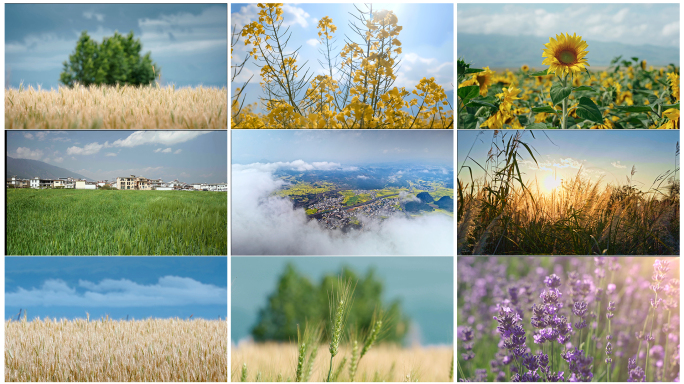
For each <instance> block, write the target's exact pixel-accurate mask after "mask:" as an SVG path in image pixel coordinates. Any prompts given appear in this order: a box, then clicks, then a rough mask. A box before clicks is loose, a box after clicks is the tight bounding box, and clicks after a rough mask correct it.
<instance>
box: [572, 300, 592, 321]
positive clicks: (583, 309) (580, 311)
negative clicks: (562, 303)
mask: <svg viewBox="0 0 684 384" xmlns="http://www.w3.org/2000/svg"><path fill="white" fill-rule="evenodd" d="M587 310H588V306H587V302H586V301H577V302H575V303H574V304H573V305H572V313H574V314H575V316H579V317H581V318H584V317H585V316H586V315H587Z"/></svg>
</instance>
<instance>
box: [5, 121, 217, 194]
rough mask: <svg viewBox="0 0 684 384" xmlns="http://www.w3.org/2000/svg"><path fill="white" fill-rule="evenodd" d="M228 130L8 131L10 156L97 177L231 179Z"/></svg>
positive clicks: (110, 178) (95, 178)
mask: <svg viewBox="0 0 684 384" xmlns="http://www.w3.org/2000/svg"><path fill="white" fill-rule="evenodd" d="M226 145H227V133H226V132H225V131H223V132H221V131H211V132H209V131H200V130H194V131H137V132H131V131H116V130H111V131H110V130H97V131H77V130H63V131H57V130H51V131H23V132H19V131H7V156H9V157H13V158H22V159H32V160H39V161H43V162H45V163H48V164H50V165H54V166H57V167H61V168H65V169H67V170H69V171H72V172H76V173H79V174H81V175H83V176H86V177H88V178H90V179H93V180H113V179H115V178H116V177H119V176H126V175H136V176H144V177H147V178H152V179H157V178H162V179H163V180H165V181H171V180H174V179H178V180H180V181H184V182H186V183H196V182H208V183H225V182H226V181H227V179H228V165H227V162H228V149H227V147H226Z"/></svg>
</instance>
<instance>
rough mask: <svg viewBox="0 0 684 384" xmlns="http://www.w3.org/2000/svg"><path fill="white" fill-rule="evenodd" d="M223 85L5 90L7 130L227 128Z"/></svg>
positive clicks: (226, 92)
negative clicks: (215, 86)
mask: <svg viewBox="0 0 684 384" xmlns="http://www.w3.org/2000/svg"><path fill="white" fill-rule="evenodd" d="M227 109H228V91H227V89H226V88H221V89H218V88H204V87H197V88H179V89H178V90H176V89H175V86H174V87H170V86H169V87H164V88H161V87H133V86H115V87H114V86H90V87H87V88H86V87H83V86H76V87H74V88H65V87H60V88H59V89H58V90H49V91H48V90H41V89H40V87H38V89H33V87H31V86H29V87H28V88H27V89H23V87H22V89H21V90H17V89H7V90H5V128H7V129H22V128H23V129H69V128H78V129H97V128H105V129H194V128H197V129H227V127H228V114H227V113H226V112H227Z"/></svg>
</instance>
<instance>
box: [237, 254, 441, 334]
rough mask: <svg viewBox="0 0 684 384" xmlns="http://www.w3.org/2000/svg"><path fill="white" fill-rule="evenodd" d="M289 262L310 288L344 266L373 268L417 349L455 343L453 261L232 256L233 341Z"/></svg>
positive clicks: (253, 318)
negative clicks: (410, 327)
mask: <svg viewBox="0 0 684 384" xmlns="http://www.w3.org/2000/svg"><path fill="white" fill-rule="evenodd" d="M289 262H291V263H293V264H294V265H295V268H296V269H297V270H298V271H299V272H300V273H302V274H303V275H305V276H307V277H308V278H309V279H310V280H311V281H312V282H313V283H314V284H319V283H320V281H321V279H322V278H323V276H324V275H326V274H334V273H339V272H340V270H341V269H342V267H343V266H345V265H346V266H349V267H351V268H352V269H353V270H355V271H356V273H357V274H361V275H365V274H366V272H367V271H368V269H369V268H374V269H375V275H376V277H379V278H380V279H381V280H382V281H383V282H384V288H385V290H384V296H383V300H384V301H385V302H390V301H392V300H395V299H399V300H401V303H402V309H403V310H404V312H405V313H406V314H407V315H409V317H410V318H411V319H412V321H414V322H415V324H414V325H415V326H416V328H415V329H414V337H415V338H416V339H418V340H419V341H420V342H421V344H423V345H425V344H447V345H451V344H453V313H454V310H453V304H454V288H453V287H454V280H453V268H454V264H453V263H454V259H453V257H346V258H342V257H253V256H252V257H232V258H231V273H232V276H231V277H230V279H231V320H232V323H231V339H232V341H234V342H237V341H239V340H241V339H243V338H245V337H247V336H248V335H249V331H250V329H251V327H252V326H254V324H255V323H256V321H257V315H258V311H259V309H261V308H264V307H265V306H266V305H267V297H268V296H269V295H270V294H271V293H273V292H274V290H275V289H276V284H277V281H278V278H279V277H280V275H281V274H282V273H283V271H284V270H285V266H286V265H287V263H289ZM409 338H410V337H409Z"/></svg>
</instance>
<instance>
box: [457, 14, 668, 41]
mask: <svg viewBox="0 0 684 384" xmlns="http://www.w3.org/2000/svg"><path fill="white" fill-rule="evenodd" d="M457 13H458V16H457V18H458V24H457V25H458V33H472V34H501V35H508V36H537V37H547V38H548V37H549V36H555V35H556V34H559V33H561V32H568V31H569V32H570V33H573V32H576V33H577V34H578V35H581V36H582V37H583V38H584V39H585V40H594V41H602V42H616V43H623V44H630V45H642V44H651V45H657V46H662V47H679V4H618V3H615V4H536V3H530V4H498V3H496V4H495V3H492V4H459V5H458V7H457Z"/></svg>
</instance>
